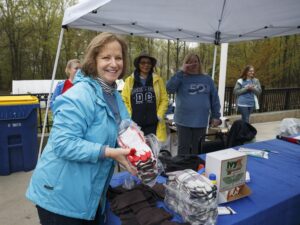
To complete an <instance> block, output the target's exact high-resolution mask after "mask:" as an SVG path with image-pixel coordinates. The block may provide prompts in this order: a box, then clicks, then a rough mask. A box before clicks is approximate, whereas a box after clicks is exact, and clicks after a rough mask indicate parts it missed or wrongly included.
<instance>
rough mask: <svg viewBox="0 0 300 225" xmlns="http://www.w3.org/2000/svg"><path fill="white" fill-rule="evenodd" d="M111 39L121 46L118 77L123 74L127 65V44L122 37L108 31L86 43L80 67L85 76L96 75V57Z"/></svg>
mask: <svg viewBox="0 0 300 225" xmlns="http://www.w3.org/2000/svg"><path fill="white" fill-rule="evenodd" d="M113 41H117V42H119V43H120V45H121V47H122V58H123V70H122V73H121V74H120V76H119V77H118V78H122V77H123V76H124V74H125V73H126V66H127V44H126V42H125V40H124V39H123V38H122V37H120V36H118V35H115V34H112V33H108V32H103V33H101V34H99V35H97V36H96V37H94V38H93V40H92V41H91V42H90V44H89V45H88V47H87V49H86V54H85V57H84V60H83V64H82V69H81V70H82V71H83V73H84V74H85V75H86V76H94V77H96V76H98V74H97V62H96V58H97V56H98V54H99V52H100V51H101V50H102V49H103V48H104V46H105V45H106V44H108V43H110V42H113Z"/></svg>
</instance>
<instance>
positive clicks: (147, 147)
mask: <svg viewBox="0 0 300 225" xmlns="http://www.w3.org/2000/svg"><path fill="white" fill-rule="evenodd" d="M118 144H119V145H120V146H121V147H123V148H130V149H131V152H130V154H129V155H128V156H127V159H128V160H129V162H130V163H131V164H132V165H133V166H135V167H136V169H137V172H138V173H137V176H138V178H139V179H140V180H141V181H142V183H144V184H146V185H149V186H153V185H154V184H155V183H156V178H157V176H158V175H159V174H160V173H161V172H162V170H163V167H162V165H161V163H159V162H158V153H159V150H160V147H159V143H158V140H157V138H156V136H155V135H153V134H150V135H147V136H146V137H145V136H144V133H143V132H142V131H141V129H140V127H139V126H138V125H137V124H136V123H134V122H133V121H131V120H123V121H122V122H121V124H120V127H119V136H118Z"/></svg>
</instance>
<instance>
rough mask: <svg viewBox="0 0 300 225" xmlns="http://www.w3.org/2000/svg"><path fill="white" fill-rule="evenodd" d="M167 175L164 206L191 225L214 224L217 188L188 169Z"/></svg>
mask: <svg viewBox="0 0 300 225" xmlns="http://www.w3.org/2000/svg"><path fill="white" fill-rule="evenodd" d="M168 175H169V178H168V180H167V184H166V197H165V203H166V205H167V206H168V207H169V208H170V209H172V210H173V211H175V212H177V213H178V214H180V215H181V216H182V218H183V219H184V220H185V221H186V222H189V223H190V224H191V225H196V224H197V225H200V224H203V225H212V224H216V221H217V216H218V210H217V206H218V204H217V187H216V186H215V185H213V184H212V183H211V181H210V180H209V179H208V178H206V177H205V176H202V175H200V174H198V173H197V172H195V171H193V170H190V169H187V170H182V171H176V172H172V173H168Z"/></svg>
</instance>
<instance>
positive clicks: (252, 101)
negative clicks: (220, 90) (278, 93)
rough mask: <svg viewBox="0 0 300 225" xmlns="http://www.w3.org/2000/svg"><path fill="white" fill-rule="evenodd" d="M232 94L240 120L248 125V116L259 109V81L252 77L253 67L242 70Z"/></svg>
mask: <svg viewBox="0 0 300 225" xmlns="http://www.w3.org/2000/svg"><path fill="white" fill-rule="evenodd" d="M233 93H234V94H235V95H236V96H237V106H238V111H239V112H240V113H241V114H242V120H243V121H245V122H247V123H249V118H250V114H251V113H252V112H253V110H254V109H259V104H258V96H259V94H260V93H261V86H260V83H259V80H258V79H257V78H255V77H254V67H253V66H251V65H248V66H246V67H245V68H244V70H243V72H242V75H241V77H240V79H238V80H237V82H236V84H235V86H234V90H233Z"/></svg>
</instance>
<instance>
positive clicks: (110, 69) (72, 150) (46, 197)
mask: <svg viewBox="0 0 300 225" xmlns="http://www.w3.org/2000/svg"><path fill="white" fill-rule="evenodd" d="M126 55H127V46H126V43H125V42H124V40H123V39H121V38H120V37H119V36H116V35H113V34H110V33H101V34H100V35H98V36H96V37H95V38H94V39H93V40H92V41H91V43H90V44H89V46H88V48H87V53H86V55H85V59H84V62H83V65H82V70H79V71H78V72H77V74H76V78H75V80H74V86H73V87H72V88H71V89H70V90H68V91H67V92H66V93H64V95H62V96H61V97H60V98H57V99H56V102H55V104H54V107H53V113H54V115H55V117H54V123H53V127H52V130H51V133H50V136H49V140H48V143H47V145H46V147H45V149H44V151H43V152H42V155H41V158H40V159H39V160H38V164H37V166H36V168H35V170H34V172H33V175H32V177H31V180H30V183H29V187H28V189H27V192H26V197H27V198H28V199H29V200H31V201H32V202H33V203H34V204H36V206H37V210H38V214H39V218H40V222H41V224H42V225H50V224H51V225H71V224H72V225H83V224H103V218H104V216H103V213H104V210H105V204H106V191H107V189H108V185H109V182H110V180H111V177H112V174H113V172H114V166H115V163H116V162H119V163H121V164H122V165H123V166H124V167H125V168H126V169H127V170H128V171H130V172H131V173H133V174H135V173H136V171H135V170H134V169H133V168H132V167H131V166H130V164H129V162H128V161H127V159H126V156H127V155H128V154H129V152H130V149H122V148H119V147H117V136H118V128H119V124H120V122H121V121H122V120H125V119H129V114H128V112H127V110H126V107H125V105H124V103H123V101H122V98H121V96H120V94H119V93H118V91H117V89H116V87H117V86H116V83H115V81H116V80H117V79H118V78H121V77H122V76H123V75H124V73H125V70H126V66H125V65H126Z"/></svg>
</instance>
